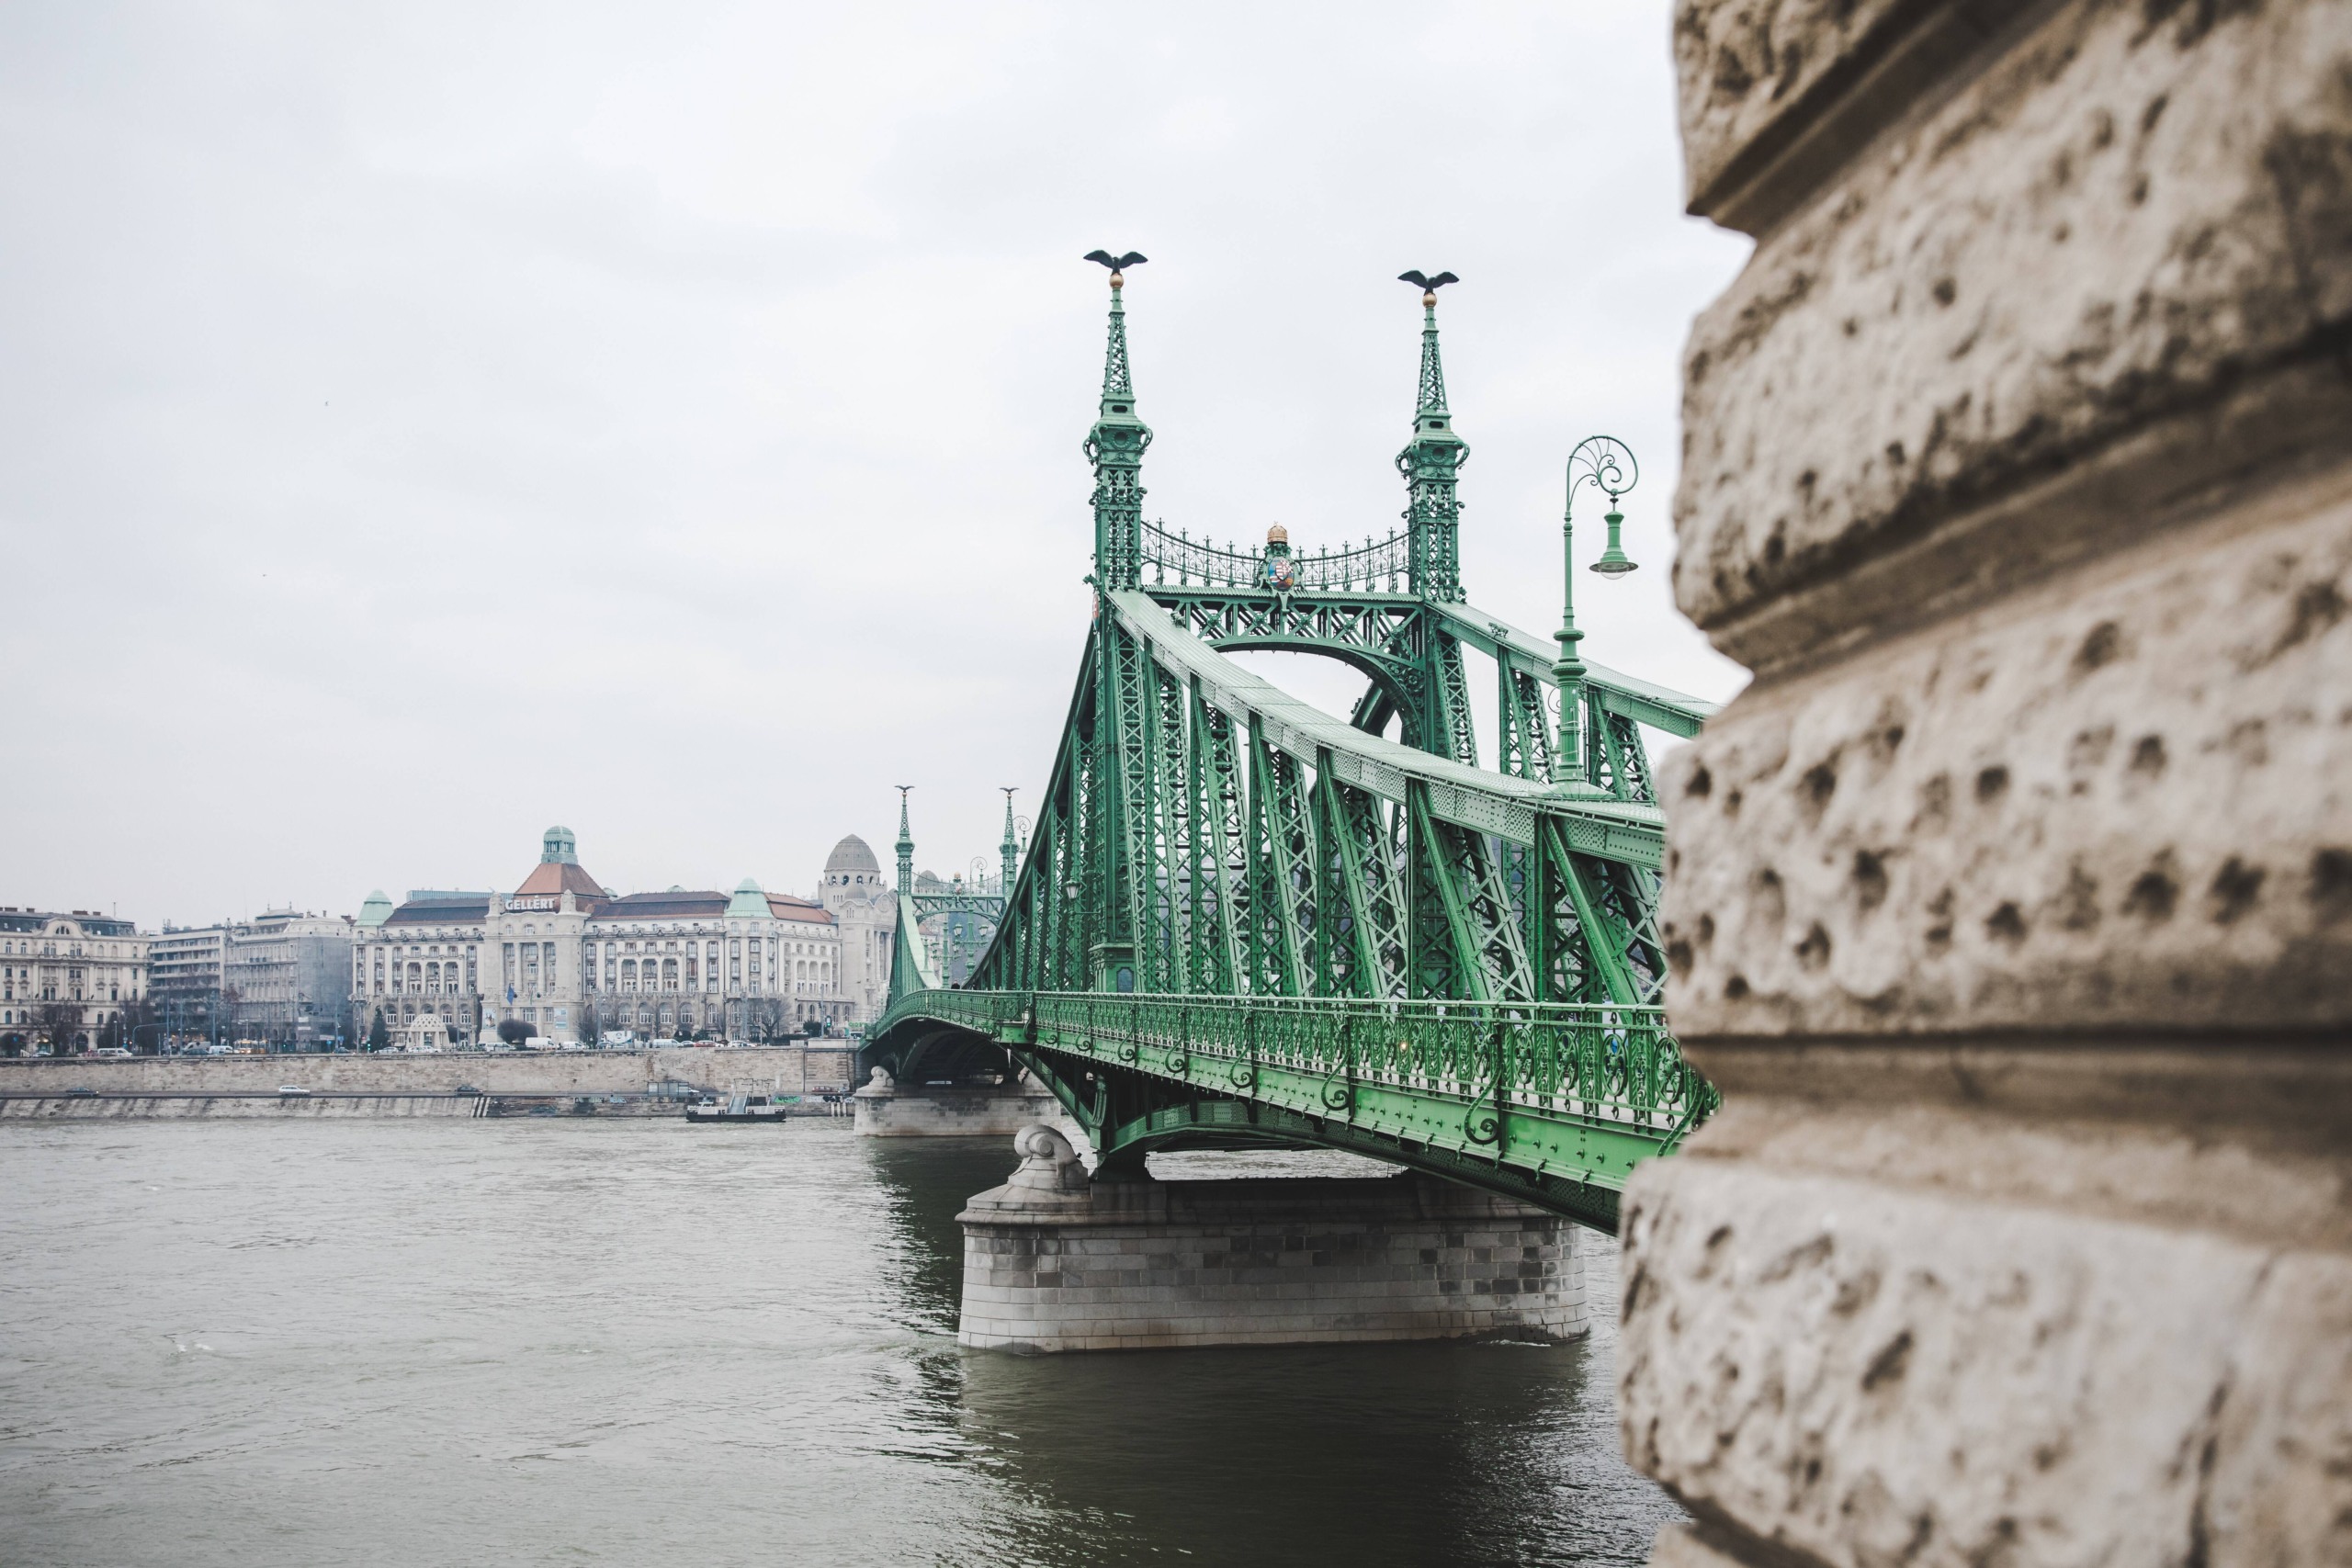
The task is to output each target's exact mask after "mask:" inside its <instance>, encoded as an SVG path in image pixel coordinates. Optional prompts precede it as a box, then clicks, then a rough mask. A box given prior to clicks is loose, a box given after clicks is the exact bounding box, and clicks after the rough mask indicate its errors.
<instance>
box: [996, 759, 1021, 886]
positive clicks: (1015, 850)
mask: <svg viewBox="0 0 2352 1568" xmlns="http://www.w3.org/2000/svg"><path fill="white" fill-rule="evenodd" d="M997 787H998V788H1000V789H1001V790H1003V791H1004V842H1002V843H1001V844H999V845H998V846H997V852H998V853H999V854H1001V855H1002V856H1003V857H1004V886H1003V888H1002V889H1001V891H1002V893H1003V895H1004V897H1007V898H1010V897H1012V876H1013V874H1014V873H1015V872H1016V871H1018V870H1020V861H1021V842H1020V840H1018V839H1016V838H1014V837H1013V835H1012V786H1011V785H1008V784H999V785H998V786H997Z"/></svg>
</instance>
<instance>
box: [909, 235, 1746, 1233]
mask: <svg viewBox="0 0 2352 1568" xmlns="http://www.w3.org/2000/svg"><path fill="white" fill-rule="evenodd" d="M1090 259H1097V260H1102V261H1103V262H1104V263H1105V265H1112V264H1111V263H1110V260H1109V257H1108V255H1107V254H1104V255H1103V256H1099V257H1095V258H1090ZM1137 260H1140V258H1136V257H1130V258H1128V261H1129V264H1130V265H1132V263H1133V262H1134V261H1137ZM1441 276H1443V275H1441ZM1449 280H1450V279H1449ZM1434 281H1435V280H1431V285H1430V287H1428V288H1425V289H1424V293H1423V299H1422V309H1423V320H1422V342H1421V363H1420V377H1419V395H1418V397H1417V400H1416V406H1415V411H1414V423H1413V435H1412V439H1411V441H1410V443H1409V444H1408V446H1407V447H1406V448H1405V450H1404V452H1403V453H1401V454H1400V455H1399V457H1398V459H1397V466H1398V468H1399V471H1400V472H1401V473H1402V474H1403V475H1404V477H1405V479H1406V486H1407V500H1408V505H1407V509H1406V513H1405V526H1404V528H1403V529H1402V530H1401V531H1399V532H1397V533H1396V534H1393V535H1391V536H1388V537H1387V538H1386V539H1367V540H1366V541H1365V542H1364V543H1363V546H1361V547H1346V548H1342V549H1340V550H1338V551H1336V552H1335V551H1329V550H1322V551H1317V552H1314V553H1311V554H1302V553H1297V552H1294V551H1293V549H1292V548H1291V546H1290V543H1289V539H1288V536H1287V535H1286V534H1285V533H1284V532H1283V530H1281V529H1280V528H1276V529H1273V530H1271V531H1270V535H1269V538H1268V541H1267V544H1266V547H1265V548H1264V550H1263V551H1262V552H1250V551H1244V550H1241V549H1238V548H1235V547H1218V546H1211V545H1208V544H1205V543H1202V542H1197V541H1194V540H1193V539H1192V538H1191V537H1190V536H1189V535H1186V534H1177V535H1170V534H1169V533H1168V532H1167V531H1166V530H1165V529H1164V528H1161V527H1159V526H1158V525H1151V524H1148V523H1146V522H1145V521H1144V519H1143V515H1142V499H1143V495H1144V491H1143V488H1142V483H1141V464H1142V457H1143V454H1144V452H1145V450H1146V449H1147V448H1148V446H1149V445H1150V442H1151V439H1152V436H1151V431H1150V429H1149V427H1148V426H1147V425H1145V424H1144V423H1143V421H1142V419H1141V418H1140V417H1139V415H1138V413H1137V412H1136V398H1135V388H1134V379H1133V374H1132V369H1131V367H1130V364H1129V360H1128V353H1127V340H1126V323H1125V309H1124V305H1123V302H1122V291H1123V288H1124V278H1123V277H1122V276H1121V275H1120V273H1119V272H1118V271H1117V270H1116V269H1115V267H1114V272H1113V275H1112V279H1111V282H1112V299H1111V317H1110V332H1109V346H1108V348H1107V350H1106V355H1105V362H1104V372H1103V393H1102V400H1101V405H1100V411H1099V413H1098V417H1097V419H1096V421H1095V423H1094V426H1093V428H1092V429H1091V432H1090V433H1089V435H1088V438H1087V443H1086V451H1087V455H1088V457H1090V458H1091V461H1092V462H1093V465H1094V470H1095V491H1094V513H1095V562H1094V568H1095V569H1094V573H1093V575H1092V577H1091V579H1090V580H1089V581H1091V584H1092V585H1093V587H1094V589H1095V592H1096V599H1095V614H1094V621H1093V626H1092V627H1091V631H1090V634H1089V636H1088V638H1087V643H1086V648H1085V651H1084V655H1083V657H1082V659H1081V661H1080V674H1079V679H1078V682H1077V685H1076V688H1075V690H1074V691H1073V692H1072V694H1071V698H1070V704H1069V713H1068V717H1067V719H1066V721H1065V723H1064V726H1063V730H1062V737H1061V740H1060V743H1059V745H1058V746H1057V750H1056V752H1055V756H1054V761H1053V765H1052V769H1051V773H1050V776H1049V779H1048V782H1047V784H1046V794H1045V797H1044V799H1043V801H1042V803H1041V804H1040V806H1039V807H1038V809H1037V812H1036V816H1035V822H1034V824H1033V825H1032V829H1031V831H1030V834H1029V837H1028V840H1027V844H1026V847H1025V852H1023V854H1022V856H1021V859H1020V861H1019V864H1018V868H1017V871H1014V869H1013V867H1014V861H1013V834H1012V822H1011V802H1010V798H1009V797H1008V800H1007V807H1006V809H1007V827H1006V840H1005V846H1004V850H1005V854H1006V864H1007V869H1008V872H1009V873H1010V874H1008V876H1007V878H1006V887H1005V892H1004V896H1003V897H1002V898H1001V900H997V899H993V898H991V899H989V900H988V901H989V903H990V905H991V908H989V910H988V911H987V913H988V914H989V918H991V919H994V920H995V921H996V930H995V932H994V936H993V939H992V940H991V941H990V942H989V946H988V949H987V951H986V952H985V953H983V954H982V955H981V957H980V959H979V961H978V965H977V966H976V968H975V970H974V972H973V974H972V976H971V977H970V979H969V980H968V981H967V984H966V985H965V987H962V988H960V989H957V990H954V991H945V990H942V989H941V988H940V987H939V985H938V981H937V978H936V976H933V975H931V974H929V973H928V971H927V969H926V967H925V958H924V953H923V942H922V938H921V934H920V931H919V926H920V923H921V921H922V919H924V918H926V917H927V916H929V915H932V914H934V913H936V912H938V911H939V910H940V909H944V908H947V907H949V906H948V905H946V904H941V903H940V902H939V900H940V899H941V898H942V897H947V898H949V899H950V900H951V902H952V903H953V904H954V906H955V907H956V908H963V907H965V904H966V903H967V902H970V901H972V900H974V899H975V898H976V897H979V896H976V895H972V894H955V895H922V896H918V895H916V894H915V893H914V892H913V888H912V886H911V870H910V865H911V855H912V844H911V840H910V836H909V834H908V831H907V827H906V814H905V807H904V800H903V796H902V799H901V808H900V831H899V863H900V893H901V897H900V900H899V938H898V942H897V948H896V951H897V953H898V955H899V963H898V964H897V965H896V966H895V967H894V969H893V973H892V977H891V1006H890V1009H889V1010H888V1013H887V1015H886V1016H885V1017H884V1018H883V1019H882V1020H881V1021H879V1023H878V1024H877V1025H876V1028H875V1030H874V1032H873V1033H872V1036H871V1043H870V1044H869V1046H868V1047H867V1056H868V1058H869V1059H870V1060H871V1061H873V1062H874V1063H876V1065H885V1066H891V1067H892V1068H893V1069H894V1070H895V1071H896V1072H897V1075H898V1077H899V1078H900V1079H901V1080H902V1081H913V1082H921V1081H935V1080H936V1079H938V1078H939V1077H947V1078H949V1079H955V1078H958V1077H966V1076H968V1075H971V1074H975V1073H989V1074H993V1073H994V1072H997V1071H1001V1069H1002V1068H1003V1067H1004V1066H1005V1065H1006V1059H1007V1055H1008V1054H1009V1055H1010V1057H1011V1058H1012V1060H1013V1061H1015V1062H1017V1063H1018V1064H1019V1065H1021V1066H1023V1067H1025V1068H1026V1069H1027V1070H1028V1071H1030V1072H1032V1073H1034V1074H1035V1076H1036V1077H1038V1078H1039V1079H1040V1080H1041V1081H1043V1082H1045V1083H1046V1084H1047V1085H1048V1086H1049V1087H1051V1088H1052V1089H1053V1090H1054V1092H1055V1093H1056V1094H1057V1096H1059V1097H1060V1098H1061V1100H1063V1102H1064V1103H1065V1104H1066V1105H1068V1106H1069V1108H1070V1111H1071V1113H1072V1115H1073V1116H1075V1117H1077V1118H1078V1120H1079V1121H1080V1123H1081V1124H1082V1125H1084V1126H1085V1127H1086V1129H1087V1130H1088V1132H1089V1133H1090V1134H1091V1135H1092V1136H1093V1137H1094V1139H1095V1141H1096V1144H1097V1145H1098V1149H1099V1151H1100V1152H1101V1154H1102V1156H1103V1170H1104V1171H1105V1172H1106V1173H1109V1174H1114V1175H1115V1174H1116V1173H1117V1171H1118V1170H1119V1169H1120V1168H1123V1167H1125V1166H1127V1165H1131V1164H1132V1163H1133V1162H1135V1161H1137V1160H1139V1159H1140V1158H1141V1157H1142V1155H1143V1153H1144V1152H1146V1151H1148V1149H1150V1148H1155V1147H1169V1146H1182V1145H1204V1144H1207V1145H1227V1144H1237V1143H1265V1142H1270V1141H1271V1142H1290V1143H1306V1144H1316V1145H1330V1146H1336V1147H1346V1148H1353V1149H1360V1150H1363V1151H1364V1152H1368V1153H1374V1154H1378V1155H1380V1156H1382V1157H1384V1158H1388V1159H1394V1160H1397V1161H1400V1162H1402V1163H1405V1164H1408V1165H1415V1166H1419V1167H1421V1168H1427V1169H1430V1170H1434V1171H1438V1172H1440V1173H1441V1174H1444V1175H1447V1176H1451V1177H1454V1178H1456V1179H1462V1180H1465V1181H1473V1182H1476V1184H1478V1185H1481V1186H1484V1187H1487V1188H1488V1189H1490V1190H1497V1191H1508V1192H1510V1193H1512V1194H1514V1195H1516V1196H1521V1197H1525V1198H1528V1199H1530V1200H1532V1201H1537V1202H1541V1203H1544V1204H1546V1205H1548V1206H1550V1207H1553V1208H1555V1209H1557V1210H1558V1211H1559V1212H1561V1213H1568V1214H1571V1215H1573V1216H1574V1217H1576V1218H1577V1219H1579V1220H1581V1221H1584V1222H1585V1223H1588V1224H1596V1225H1600V1226H1602V1227H1603V1228H1610V1227H1612V1226H1613V1224H1614V1215H1615V1198H1614V1192H1615V1190H1616V1189H1617V1187H1618V1186H1619V1185H1621V1184H1622V1182H1623V1178H1624V1175H1625V1172H1626V1171H1627V1170H1628V1169H1629V1168H1631V1167H1632V1165H1633V1164H1634V1163H1635V1162H1636V1161H1637V1160H1639V1159H1640V1158H1642V1157H1645V1156H1648V1155H1654V1154H1657V1153H1658V1152H1661V1151H1663V1150H1665V1149H1668V1148H1670V1147H1671V1146H1672V1145H1674V1143H1675V1142H1676V1141H1677V1140H1678V1139H1679V1138H1680V1137H1681V1136H1682V1135H1683V1134H1684V1133H1685V1132H1687V1131H1688V1130H1689V1129H1690V1127H1691V1126H1692V1125H1694V1124H1695V1123H1696V1122H1698V1121H1699V1120H1700V1119H1702V1118H1703V1117H1704V1116H1705V1115H1706V1114H1707V1112H1708V1111H1710V1110H1711V1109H1712V1108H1713V1105H1714V1103H1715V1101H1714V1096H1713V1090H1712V1089H1709V1088H1708V1087H1707V1086H1706V1085H1705V1083H1704V1082H1703V1080H1702V1079H1700V1078H1699V1077H1698V1076H1697V1075H1696V1074H1695V1073H1694V1072H1692V1071H1691V1069H1690V1068H1689V1067H1688V1066H1685V1065H1684V1064H1683V1063H1682V1061H1681V1058H1680V1055H1679V1051H1677V1050H1676V1049H1675V1047H1674V1044H1673V1042H1672V1040H1671V1038H1670V1037H1669V1036H1668V1035H1667V1033H1666V1032H1665V1029H1664V1024H1663V1021H1662V1019H1661V1017H1660V1014H1659V1013H1658V1010H1657V1001H1658V994H1659V990H1660V987H1661V986H1662V984H1663V981H1664V976H1665V961H1664V954H1663V952H1662V949H1661V946H1660V943H1659V941H1658V937H1657V927H1656V920H1655V913H1654V911H1655V907H1656V903H1657V878H1658V874H1659V872H1660V868H1661V863H1662V861H1663V856H1664V842H1663V830H1664V823H1663V818H1662V815H1661V813H1660V812H1659V810H1658V808H1657V804H1656V801H1655V797H1654V795H1653V791H1652V788H1651V783H1650V778H1651V774H1650V765H1649V759H1648V754H1647V751H1646V750H1645V744H1644V740H1643V737H1642V728H1643V727H1644V726H1648V727H1650V728H1658V729H1663V730H1665V731H1667V732H1668V733H1670V734H1675V735H1690V734H1694V733H1696V732H1697V730H1698V728H1699V727H1700V725H1701V724H1702V723H1703V722H1704V720H1705V718H1706V717H1707V716H1708V715H1709V714H1710V713H1712V712H1713V705H1711V704H1707V703H1703V702H1701V701H1699V700H1697V699H1694V698H1690V697H1685V696H1683V695H1681V694H1678V693H1674V692H1670V691H1668V690H1666V689H1665V688H1663V687H1659V686H1656V685H1652V684H1649V683H1647V682H1641V681H1638V680H1635V679H1634V678H1632V677H1629V676H1624V675H1622V674H1619V673H1617V672H1616V671H1610V670H1606V669H1603V668H1601V667H1600V666H1597V665H1594V666H1588V665H1584V664H1583V663H1582V662H1581V660H1577V659H1575V658H1574V652H1575V640H1574V638H1573V637H1567V638H1566V639H1565V640H1563V641H1562V642H1561V644H1560V646H1559V647H1558V648H1556V649H1555V648H1554V647H1551V646H1547V643H1548V642H1549V640H1550V639H1544V638H1538V637H1533V636H1531V635H1530V634H1528V633H1526V632H1523V631H1520V630H1518V629H1516V628H1514V627H1511V626H1508V625H1506V624H1504V623H1503V622H1501V621H1499V620H1498V619H1495V618H1493V617H1491V616H1487V615H1482V614H1480V613H1479V612H1477V611H1476V610H1474V609H1472V608H1470V607H1469V606H1468V605H1467V604H1465V603H1464V593H1463V590H1462V586H1461V581H1460V571H1459V549H1458V545H1457V534H1456V531H1457V527H1458V520H1459V513H1460V502H1459V499H1458V496H1457V494H1456V479H1457V476H1458V474H1459V472H1460V469H1461V466H1462V460H1463V458H1464V457H1465V456H1466V454H1467V451H1468V447H1467V446H1466V445H1465V444H1464V442H1463V441H1462V439H1461V437H1460V436H1459V435H1458V434H1455V433H1454V432H1453V428H1452V419H1451V415H1450V413H1449V412H1448V411H1447V407H1446V400H1445V382H1444V372H1443V367H1442V363H1441V361H1440V356H1439V344H1438V333H1437V320H1436V299H1435V289H1434ZM1603 439H1605V438H1603ZM1610 445H1611V448H1612V449H1614V450H1619V451H1622V448H1616V447H1615V446H1614V444H1613V443H1612V444H1610ZM1590 447H1591V444H1588V447H1587V448H1579V452H1580V453H1582V452H1586V451H1588V450H1589V449H1590ZM1624 461H1625V463H1626V464H1627V465H1630V462H1631V457H1630V454H1626V455H1625V457H1624ZM1624 488H1629V485H1620V486H1619V487H1618V488H1617V489H1616V490H1614V491H1611V508H1612V511H1613V510H1614V507H1615V496H1616V494H1618V493H1622V491H1623V489H1624ZM1608 564H1609V565H1610V566H1611V569H1612V570H1619V569H1625V568H1626V567H1627V565H1628V563H1625V562H1624V561H1623V557H1622V555H1620V556H1619V557H1618V558H1615V559H1614V560H1613V561H1610V562H1609V563H1608ZM1170 579H1173V581H1170ZM1563 619H1564V632H1568V633H1572V632H1573V618H1572V615H1570V614H1569V613H1568V611H1567V609H1566V606H1564V610H1563ZM1247 649H1280V650H1284V651H1292V652H1309V653H1316V654H1318V655H1321V656H1324V657H1328V658H1331V659H1336V660H1341V661H1343V662H1345V663H1347V664H1349V665H1350V666H1351V667H1352V668H1354V669H1357V670H1359V671H1363V673H1364V674H1365V675H1366V677H1367V679H1368V682H1369V685H1368V688H1367V691H1366V693H1365V695H1364V698H1363V702H1362V703H1361V704H1359V705H1358V707H1357V709H1356V711H1355V713H1354V715H1353V716H1352V718H1351V719H1347V720H1342V719H1340V718H1336V717H1333V716H1330V715H1328V714H1325V713H1323V712H1321V711H1320V710H1318V709H1317V708H1315V707H1313V706H1311V705H1308V704H1306V703H1303V702H1300V701H1298V700H1297V699H1295V698H1294V697H1291V696H1290V695H1288V694H1285V693H1283V691H1281V690H1280V689H1279V688H1277V687H1275V686H1274V685H1272V683H1271V682H1267V681H1265V680H1263V679H1261V678H1260V677H1259V676H1257V675H1255V674H1253V673H1251V672H1250V671H1247V670H1245V669H1243V668H1241V667H1240V666H1239V665H1238V664H1236V663H1235V662H1234V661H1233V660H1231V659H1229V658H1227V653H1229V652H1235V651H1241V650H1247ZM1465 655H1476V656H1483V657H1486V658H1487V659H1490V660H1494V662H1495V667H1496V679H1495V682H1494V691H1495V693H1496V714H1495V717H1494V721H1493V730H1494V743H1493V746H1492V747H1491V755H1492V758H1493V762H1494V765H1493V766H1492V767H1487V766H1481V765H1480V762H1481V757H1480V737H1479V734H1478V725H1477V723H1476V719H1475V716H1474V715H1473V714H1472V712H1471V704H1470V698H1469V695H1468V694H1469V690H1470V685H1469V682H1468V680H1467V678H1466V675H1465V671H1464V658H1465ZM1564 691H1565V692H1566V715H1567V720H1566V722H1562V721H1561V706H1562V705H1561V697H1560V694H1561V693H1562V692H1564ZM1392 728H1394V729H1395V731H1396V735H1395V738H1393V739H1392V738H1391V736H1390V734H1389V733H1388V731H1390V730H1391V729H1392ZM974 912H976V913H978V912H981V911H979V910H978V908H977V907H976V906H975V908H974ZM1237 1075H1238V1076H1237ZM1335 1093H1337V1094H1340V1096H1341V1097H1342V1098H1340V1099H1333V1098H1331V1097H1332V1095H1334V1094H1335Z"/></svg>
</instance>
